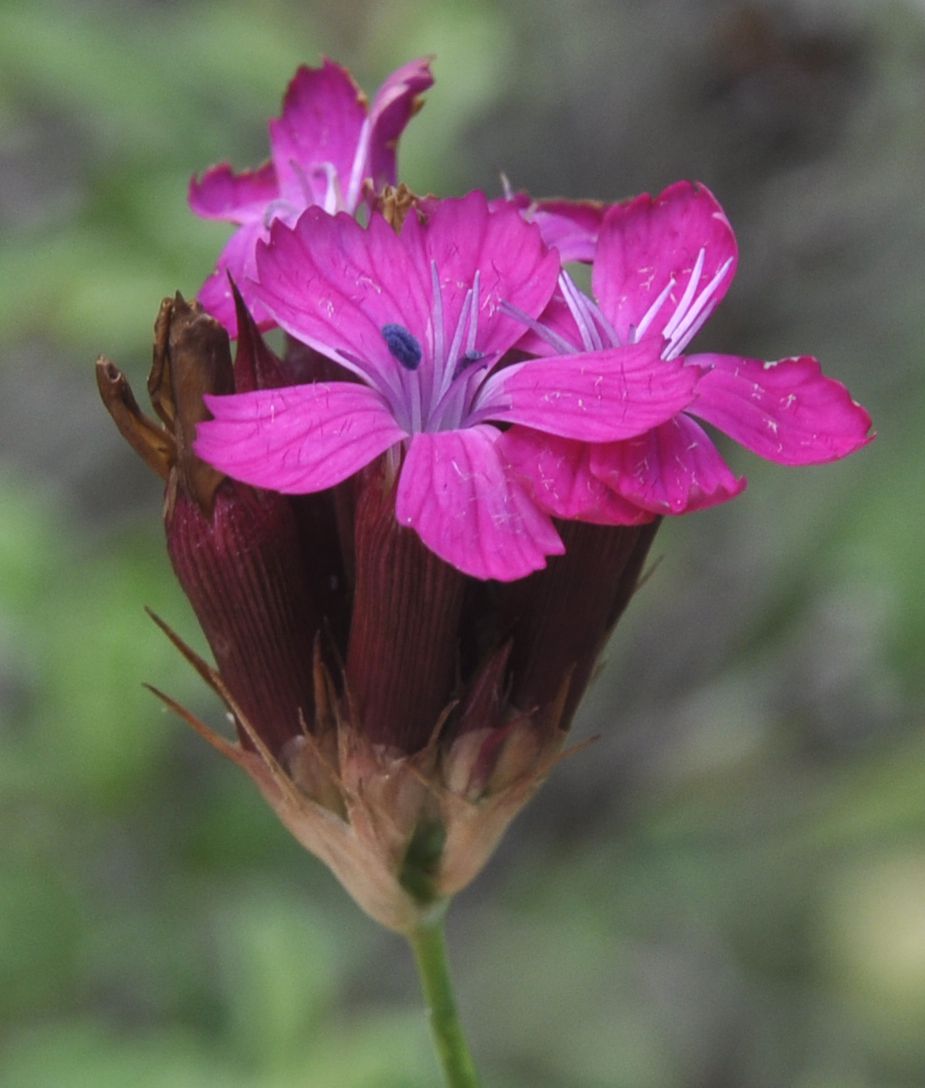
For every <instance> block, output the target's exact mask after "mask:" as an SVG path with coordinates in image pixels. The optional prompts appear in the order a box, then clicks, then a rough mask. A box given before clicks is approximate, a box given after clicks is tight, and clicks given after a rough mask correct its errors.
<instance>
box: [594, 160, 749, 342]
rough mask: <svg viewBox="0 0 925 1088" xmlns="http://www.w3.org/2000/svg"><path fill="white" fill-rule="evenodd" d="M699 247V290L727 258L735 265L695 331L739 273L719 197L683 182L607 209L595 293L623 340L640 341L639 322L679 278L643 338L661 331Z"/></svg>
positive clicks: (596, 264)
mask: <svg viewBox="0 0 925 1088" xmlns="http://www.w3.org/2000/svg"><path fill="white" fill-rule="evenodd" d="M701 250H703V251H704V257H703V264H702V268H701V271H700V275H699V282H698V287H697V291H699V290H701V289H702V288H704V287H706V285H707V284H709V283H710V281H711V280H712V279H713V277H714V276H715V275H716V274H717V273H718V272H719V270H720V269H721V267H722V266H723V265H724V264H725V263H726V261H728V260H730V259H731V261H732V263H731V265H730V267H729V268H728V270H727V272H726V274H725V276H724V277H723V279H722V280H721V282H719V283H718V284H717V285H716V288H715V290H714V291H713V293H712V294H711V296H710V298H709V301H708V302H707V303H706V304H705V305H704V307H703V308H702V309H701V310H700V311H699V313H698V315H697V318H696V321H695V322H693V325H694V327H695V328H700V326H701V325H702V324H703V323H704V321H706V319H707V318H708V317H709V315H710V314H711V313H712V312H713V310H714V309H715V308H716V306H717V304H718V303H719V302H720V301H721V300H722V299H723V297H724V296H725V294H726V291H727V290H728V288H729V284H730V283H731V282H732V278H733V275H734V274H735V266H736V261H737V248H736V242H735V235H734V234H733V233H732V227H731V226H730V225H729V220H728V219H727V218H726V216H725V214H724V212H723V210H722V208H721V207H720V205H719V202H718V201H717V199H716V198H715V197H714V196H713V194H712V193H711V192H710V190H709V189H707V188H706V187H705V186H703V185H700V184H694V183H692V182H688V181H679V182H676V183H675V184H674V185H671V186H669V187H668V188H667V189H665V191H664V192H663V193H661V194H660V195H659V196H657V197H652V196H650V195H649V194H648V193H644V194H643V195H642V196H638V197H636V198H635V199H633V200H629V201H627V202H626V203H624V204H616V205H614V206H613V207H611V208H610V209H609V210H608V212H607V214H606V216H605V217H604V222H603V225H602V226H601V231H600V238H599V240H598V247H597V255H596V257H595V260H594V271H593V274H592V283H593V287H594V295H595V297H596V298H597V300H598V302H599V304H600V306H601V309H602V310H603V311H604V313H605V314H606V315H607V317H608V318H609V319H610V322H611V323H612V325H613V326H614V328H615V329H616V332H617V334H618V336H619V337H620V340H621V342H623V343H625V342H627V341H628V340H632V339H635V330H636V329H638V328H639V325H640V322H642V320H643V318H644V317H645V316H646V314H647V312H648V311H649V309H650V307H651V306H652V304H653V303H654V302H655V301H656V300H657V299H658V297H659V295H660V294H661V293H662V291H663V290H664V289H665V288H666V287H667V286H668V284H669V283H671V281H672V280H674V286H673V287H672V288H671V290H670V291H669V293H668V295H667V297H666V299H665V300H664V302H663V303H662V305H661V307H660V308H659V309H658V311H657V313H656V314H655V316H654V318H653V319H652V320H651V323H650V324H648V326H647V330H646V332H645V335H646V336H652V337H660V336H662V335H663V333H664V330H665V326H666V324H667V323H668V322H669V320H670V319H671V317H672V315H673V314H674V312H675V310H676V308H677V306H678V303H679V302H680V301H681V300H682V299H683V297H684V293H685V289H686V288H687V286H688V284H689V281H690V279H691V273H692V272H693V270H694V268H695V266H696V264H697V261H698V255H699V253H700V251H701ZM697 291H695V293H694V297H696V293H697ZM691 301H693V300H691Z"/></svg>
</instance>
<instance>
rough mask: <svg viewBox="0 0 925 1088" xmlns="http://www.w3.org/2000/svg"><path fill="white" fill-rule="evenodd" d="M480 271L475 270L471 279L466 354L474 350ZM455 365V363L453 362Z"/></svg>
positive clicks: (477, 322) (477, 320)
mask: <svg viewBox="0 0 925 1088" xmlns="http://www.w3.org/2000/svg"><path fill="white" fill-rule="evenodd" d="M480 274H481V272H480V270H479V269H478V268H477V269H476V270H475V279H474V280H473V281H472V304H471V307H470V311H469V335H468V336H467V337H466V354H470V353H471V352H473V351H475V334H476V332H477V331H478V327H479V276H480ZM454 365H455V364H454Z"/></svg>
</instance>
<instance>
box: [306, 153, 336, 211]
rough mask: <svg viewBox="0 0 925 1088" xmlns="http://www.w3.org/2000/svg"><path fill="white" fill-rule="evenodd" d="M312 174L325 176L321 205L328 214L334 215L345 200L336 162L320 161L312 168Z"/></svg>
mask: <svg viewBox="0 0 925 1088" xmlns="http://www.w3.org/2000/svg"><path fill="white" fill-rule="evenodd" d="M312 174H314V175H316V176H320V177H323V178H324V199H323V200H322V202H321V207H322V208H324V210H325V211H326V212H327V213H328V215H333V214H334V213H335V212H336V211H338V209H339V208H341V207H342V202H343V194H342V193H341V191H340V178H339V177H338V176H337V170H336V169H335V168H334V164H333V163H331V162H322V163H318V164H317V165H316V166H315V167H314V168H313V169H312Z"/></svg>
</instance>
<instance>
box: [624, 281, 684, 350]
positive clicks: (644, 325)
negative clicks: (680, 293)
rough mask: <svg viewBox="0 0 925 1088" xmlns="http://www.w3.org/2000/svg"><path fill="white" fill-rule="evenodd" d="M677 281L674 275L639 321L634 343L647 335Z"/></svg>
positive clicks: (634, 332) (634, 333)
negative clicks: (647, 330)
mask: <svg viewBox="0 0 925 1088" xmlns="http://www.w3.org/2000/svg"><path fill="white" fill-rule="evenodd" d="M676 282H677V281H676V280H675V278H674V276H672V277H671V279H670V280H669V281H668V283H667V284H666V285H665V287H664V288H663V290H662V293H661V294H660V295H659V296H658V298H657V299H656V300H655V301H654V302H653V303H652V305H651V306H650V307H649V308H648V310H646V312H645V313H644V314H643V316H642V321H640V322H639V324H638V325H637V326H636V327H635V329H634V331H633V337H632V343H634V344H636V343H638V342H639V341H640V340H641V339H642V338H643V337H644V336H645V334H646V329H648V327H649V326H650V325H651V324H652V322H653V321H654V319H655V315H656V314H657V313H658V311H659V310H660V309H661V308H662V306H663V305H664V302H665V299H666V298H668V296H669V295H670V294H671V292H672V290H673V289H674V285H675V283H676Z"/></svg>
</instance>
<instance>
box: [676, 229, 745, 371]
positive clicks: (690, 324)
mask: <svg viewBox="0 0 925 1088" xmlns="http://www.w3.org/2000/svg"><path fill="white" fill-rule="evenodd" d="M701 252H703V250H701ZM731 265H732V258H731V257H728V258H727V259H726V261H725V262H724V263H723V264H722V265H721V266H720V268H719V270H718V271H717V273H716V275H715V276H714V277H713V279H711V280H710V282H709V283H708V284H707V285H706V287H704V289H703V290H702V291H701V292H700V294H699V295H698V296H697V300H696V302H695V303H694V304H693V306H691V308H690V309H689V310H688V311H687V313H686V314H685V315H684V318H683V320H682V321H679V322H678V324H677V326H676V327H675V328H674V330H673V331H672V332H671V333H670V334H668V335H669V338H670V340H671V346H670V348H669V351H670V352H671V355H678V354H680V352H682V351H683V350H684V348H686V347H687V345H688V344H689V343H690V341H691V340H692V339H693V337H694V335H695V334H696V332H697V330H698V329H699V328H700V326H701V325H702V324H703V322H702V321H698V320H697V318H698V317H699V316H700V315H701V313H702V312H703V310H704V307H705V306H706V305H707V303H708V302H709V301H710V299H711V298H712V297H713V296H714V295H715V294H716V289H717V288H718V287H719V285H720V284H721V283H722V281H723V280H724V279H725V276H726V273H727V272H728V271H729V268H730V266H731Z"/></svg>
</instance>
